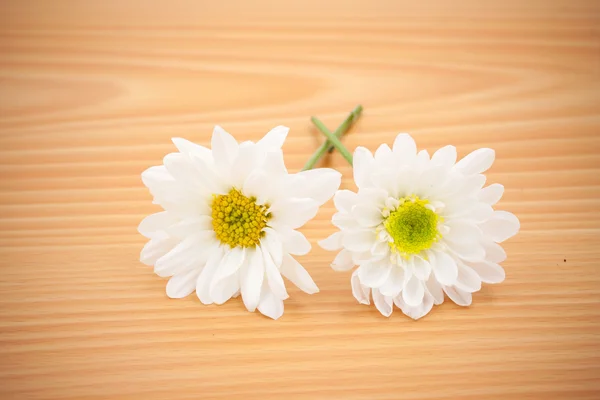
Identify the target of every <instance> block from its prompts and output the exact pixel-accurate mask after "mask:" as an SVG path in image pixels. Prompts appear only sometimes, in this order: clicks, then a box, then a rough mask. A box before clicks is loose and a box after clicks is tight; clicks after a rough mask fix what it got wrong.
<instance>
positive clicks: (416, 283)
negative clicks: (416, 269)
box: [402, 276, 425, 307]
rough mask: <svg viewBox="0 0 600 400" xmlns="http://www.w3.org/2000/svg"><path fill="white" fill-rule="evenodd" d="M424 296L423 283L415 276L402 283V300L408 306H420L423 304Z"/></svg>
mask: <svg viewBox="0 0 600 400" xmlns="http://www.w3.org/2000/svg"><path fill="white" fill-rule="evenodd" d="M424 295H425V288H424V287H423V283H422V282H421V281H420V280H419V279H418V278H417V277H416V276H412V277H410V279H408V281H406V282H405V283H404V288H403V289H402V299H403V300H404V302H405V303H406V304H408V305H409V306H412V307H416V306H418V305H420V304H421V303H422V302H423V296H424Z"/></svg>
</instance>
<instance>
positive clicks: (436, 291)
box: [425, 274, 444, 305]
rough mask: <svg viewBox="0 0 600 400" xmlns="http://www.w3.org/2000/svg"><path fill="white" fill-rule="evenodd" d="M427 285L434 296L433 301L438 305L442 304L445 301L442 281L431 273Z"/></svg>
mask: <svg viewBox="0 0 600 400" xmlns="http://www.w3.org/2000/svg"><path fill="white" fill-rule="evenodd" d="M425 286H426V287H427V291H428V292H429V294H430V295H431V297H432V298H433V302H434V303H435V304H436V305H439V304H442V303H443V302H444V291H443V289H442V286H441V285H440V283H439V282H438V281H437V279H435V276H434V275H433V274H431V275H430V276H429V279H428V280H427V282H425Z"/></svg>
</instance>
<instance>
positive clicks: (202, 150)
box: [171, 137, 212, 160]
mask: <svg viewBox="0 0 600 400" xmlns="http://www.w3.org/2000/svg"><path fill="white" fill-rule="evenodd" d="M171 141H172V142H173V144H174V145H175V147H177V150H179V152H180V153H182V154H183V155H185V156H186V157H190V156H191V155H192V154H193V155H195V156H196V157H201V158H203V159H205V160H211V159H212V152H211V151H210V149H207V148H206V147H204V146H200V145H199V144H196V143H193V142H190V141H189V140H187V139H183V138H178V137H174V138H171Z"/></svg>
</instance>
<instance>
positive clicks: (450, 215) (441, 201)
mask: <svg viewBox="0 0 600 400" xmlns="http://www.w3.org/2000/svg"><path fill="white" fill-rule="evenodd" d="M288 130H289V129H288V128H286V127H283V126H279V127H276V128H274V129H273V130H271V131H270V132H268V133H267V134H266V135H265V136H264V137H263V138H262V139H260V140H259V141H258V142H257V143H253V142H250V141H247V142H243V143H239V144H238V142H237V141H236V140H235V139H234V138H233V137H232V136H231V135H230V134H229V133H227V132H226V131H224V130H223V129H222V128H220V127H218V126H217V127H215V129H214V132H213V136H212V140H211V149H208V148H206V147H203V146H200V145H197V144H194V143H191V142H189V141H187V140H185V139H180V138H174V139H173V143H174V144H175V146H176V147H177V150H178V152H177V153H172V154H168V155H167V156H166V157H165V158H164V160H163V162H164V163H163V165H160V166H155V167H151V168H149V169H148V170H146V171H144V172H143V173H142V180H143V182H144V184H145V185H146V186H147V187H148V188H149V189H150V192H151V193H152V195H153V196H154V203H155V204H158V205H160V206H161V207H162V208H163V209H164V211H162V212H159V213H157V214H152V215H150V216H148V217H146V218H145V219H144V220H143V221H142V222H141V223H140V225H139V228H138V229H139V231H140V233H141V234H142V235H144V236H145V237H147V238H148V239H149V241H148V243H147V244H146V245H145V246H144V248H143V250H142V252H141V256H140V259H141V261H142V262H143V263H145V264H147V265H150V266H154V272H155V273H156V274H157V275H159V276H162V277H170V279H169V282H168V283H167V295H168V296H169V297H171V298H181V297H185V296H188V295H190V294H191V293H193V292H194V291H195V292H196V295H197V296H198V298H199V299H200V301H201V302H202V303H204V304H212V303H216V304H222V303H224V302H226V301H227V300H229V299H230V298H232V297H236V296H238V295H241V296H242V300H243V302H244V305H245V306H246V308H247V309H248V311H251V312H253V311H255V310H256V309H258V310H259V311H260V312H261V313H262V314H264V315H266V316H268V317H270V318H273V319H277V318H279V317H281V315H282V314H283V301H284V300H285V299H286V298H287V297H288V293H287V291H286V287H285V284H284V281H283V277H285V278H287V279H288V280H289V281H291V282H292V283H293V284H295V285H296V286H298V287H299V288H300V289H301V290H303V291H304V292H306V293H309V294H313V293H317V292H318V291H319V289H318V288H317V285H316V284H315V283H314V281H313V280H312V278H311V277H310V275H309V274H308V272H307V271H306V269H305V268H304V267H303V266H302V265H301V264H300V263H299V262H298V261H297V260H296V259H295V258H294V256H302V255H305V254H307V253H308V252H309V251H310V249H311V245H310V243H309V241H308V240H307V239H306V237H305V236H304V235H303V234H302V233H300V232H298V231H297V230H296V229H298V228H300V227H301V226H302V225H304V224H305V223H306V222H308V221H309V220H310V219H312V218H313V217H314V216H315V215H316V213H317V211H318V209H319V206H321V205H322V204H323V203H325V202H326V201H328V200H329V199H330V198H331V197H332V196H333V201H334V204H335V207H336V208H337V210H338V212H337V213H336V214H335V215H334V216H333V219H332V223H333V224H334V225H335V226H336V227H337V228H339V231H338V232H336V233H334V234H333V235H331V236H330V237H328V238H327V239H325V240H322V241H321V242H320V245H321V247H323V248H325V249H327V250H332V251H333V250H340V251H339V253H338V254H337V256H336V257H335V259H334V260H333V262H332V264H331V267H332V268H333V269H334V270H336V271H346V270H350V269H352V268H353V267H354V266H358V268H357V269H356V270H355V271H354V273H353V274H352V277H351V288H352V293H353V295H354V297H355V298H356V299H357V300H358V301H359V302H360V303H363V304H369V303H370V301H371V298H372V301H373V303H374V304H375V306H376V307H377V309H378V310H379V311H380V312H381V314H383V315H385V316H389V315H390V314H391V313H392V310H393V305H394V304H395V305H396V306H397V307H398V308H400V309H401V310H402V312H403V313H404V314H406V315H408V316H409V317H411V318H414V319H418V318H421V317H422V316H424V315H426V314H427V313H428V312H429V311H430V310H431V308H432V306H433V304H441V303H442V302H443V301H444V293H445V294H446V295H447V296H448V297H449V298H450V299H451V300H452V301H454V302H455V303H456V304H458V305H461V306H468V305H469V304H471V294H472V293H474V292H476V291H478V290H479V289H480V288H481V283H482V282H484V283H499V282H501V281H503V280H504V270H503V269H502V267H501V266H500V265H499V263H501V262H502V261H504V259H505V258H506V254H505V252H504V250H503V249H502V247H501V246H500V245H499V244H498V243H501V242H502V241H504V240H506V239H508V238H509V237H511V236H513V235H515V234H516V233H517V232H518V230H519V221H518V219H517V218H516V217H515V216H514V215H513V214H511V213H509V212H506V211H494V210H493V208H492V206H493V205H494V204H496V202H498V200H499V199H500V198H501V196H502V194H503V191H504V188H503V186H502V185H499V184H492V185H489V186H487V187H484V184H485V180H486V179H485V176H484V175H482V173H483V172H485V171H486V170H487V169H488V168H489V167H490V166H491V165H492V163H493V161H494V151H493V150H491V149H479V150H476V151H474V152H472V153H471V154H469V155H468V156H466V157H465V158H463V159H462V160H460V161H459V162H456V149H455V148H454V147H453V146H446V147H443V148H441V149H440V150H438V151H436V152H435V153H434V154H433V155H432V156H431V157H430V155H429V154H428V153H427V151H426V150H421V151H419V152H417V148H416V145H415V142H414V140H413V139H412V138H411V137H410V136H409V135H407V134H400V135H398V136H397V137H396V140H395V141H394V144H393V147H392V148H390V147H389V146H388V145H386V144H382V145H381V146H380V147H379V148H378V149H377V151H376V152H375V154H374V155H373V154H372V153H371V152H369V151H368V150H367V149H365V148H363V147H358V148H357V149H356V151H355V153H354V180H355V182H356V185H357V187H358V191H357V192H356V193H355V192H352V191H350V190H338V188H339V186H340V182H341V174H340V173H339V172H337V171H335V170H333V169H329V168H319V169H313V170H307V171H302V172H299V173H295V174H290V173H288V171H287V169H286V167H285V164H284V161H283V153H282V151H281V146H282V145H283V142H284V140H285V138H286V136H287V134H288Z"/></svg>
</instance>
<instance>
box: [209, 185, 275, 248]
mask: <svg viewBox="0 0 600 400" xmlns="http://www.w3.org/2000/svg"><path fill="white" fill-rule="evenodd" d="M211 207H212V226H213V229H214V231H215V234H216V235H217V239H219V240H220V241H221V243H223V244H228V245H229V246H230V247H232V248H233V247H238V246H241V247H251V246H256V245H257V244H259V242H260V238H261V237H263V236H264V234H265V233H264V232H263V228H265V227H266V226H267V221H268V220H269V219H270V218H271V213H269V212H268V211H267V209H268V207H267V206H264V205H263V206H261V205H258V204H256V198H255V197H246V196H244V195H243V194H242V193H241V192H240V191H239V190H237V189H235V188H233V189H231V190H230V191H229V193H227V194H219V195H213V201H212V205H211Z"/></svg>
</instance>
